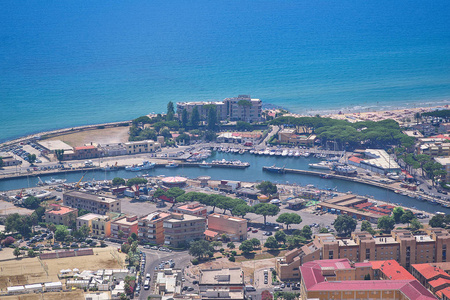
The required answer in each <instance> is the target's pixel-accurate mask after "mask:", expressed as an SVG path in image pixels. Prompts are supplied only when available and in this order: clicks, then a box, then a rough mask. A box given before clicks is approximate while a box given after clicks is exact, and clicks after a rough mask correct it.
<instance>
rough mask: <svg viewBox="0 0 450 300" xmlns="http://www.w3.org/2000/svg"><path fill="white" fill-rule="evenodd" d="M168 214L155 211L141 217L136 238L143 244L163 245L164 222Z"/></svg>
mask: <svg viewBox="0 0 450 300" xmlns="http://www.w3.org/2000/svg"><path fill="white" fill-rule="evenodd" d="M170 215H171V214H170V213H166V212H161V211H156V212H153V213H151V214H148V215H146V216H144V217H141V218H140V219H139V221H138V238H139V240H140V241H141V242H143V243H150V244H156V245H160V244H163V243H164V227H163V223H164V220H165V219H167V218H169V217H170Z"/></svg>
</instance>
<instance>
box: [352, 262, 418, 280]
mask: <svg viewBox="0 0 450 300" xmlns="http://www.w3.org/2000/svg"><path fill="white" fill-rule="evenodd" d="M368 263H369V264H371V265H372V270H373V277H371V278H372V279H377V280H379V279H381V280H414V279H416V278H415V277H414V276H413V275H411V273H409V272H408V271H406V269H405V268H403V267H402V266H400V264H399V263H398V262H397V261H395V260H393V259H391V260H376V261H370V262H368ZM357 279H358V278H357ZM359 279H363V278H359Z"/></svg>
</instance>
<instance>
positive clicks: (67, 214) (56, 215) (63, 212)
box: [44, 204, 78, 227]
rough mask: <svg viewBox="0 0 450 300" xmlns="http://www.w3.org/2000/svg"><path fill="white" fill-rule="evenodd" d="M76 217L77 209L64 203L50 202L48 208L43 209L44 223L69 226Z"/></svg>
mask: <svg viewBox="0 0 450 300" xmlns="http://www.w3.org/2000/svg"><path fill="white" fill-rule="evenodd" d="M77 217H78V209H75V208H71V207H68V206H64V205H58V204H51V205H50V208H49V209H48V210H46V211H45V213H44V218H45V222H46V223H53V224H55V225H64V226H67V227H69V226H70V225H71V223H72V222H75V221H76V219H77Z"/></svg>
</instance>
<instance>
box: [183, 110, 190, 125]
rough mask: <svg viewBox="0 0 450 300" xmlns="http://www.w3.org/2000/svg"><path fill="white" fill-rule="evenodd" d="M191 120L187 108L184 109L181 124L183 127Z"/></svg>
mask: <svg viewBox="0 0 450 300" xmlns="http://www.w3.org/2000/svg"><path fill="white" fill-rule="evenodd" d="M188 122H189V118H188V113H187V110H186V109H183V112H182V113H181V126H183V128H186V127H187V125H188Z"/></svg>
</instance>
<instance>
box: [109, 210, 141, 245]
mask: <svg viewBox="0 0 450 300" xmlns="http://www.w3.org/2000/svg"><path fill="white" fill-rule="evenodd" d="M121 232H122V233H121ZM132 233H136V235H137V234H138V218H137V216H134V215H133V216H123V217H119V218H117V219H115V220H112V221H111V237H112V238H115V239H121V240H127V239H128V238H129V237H130V236H131V234H132Z"/></svg>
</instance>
